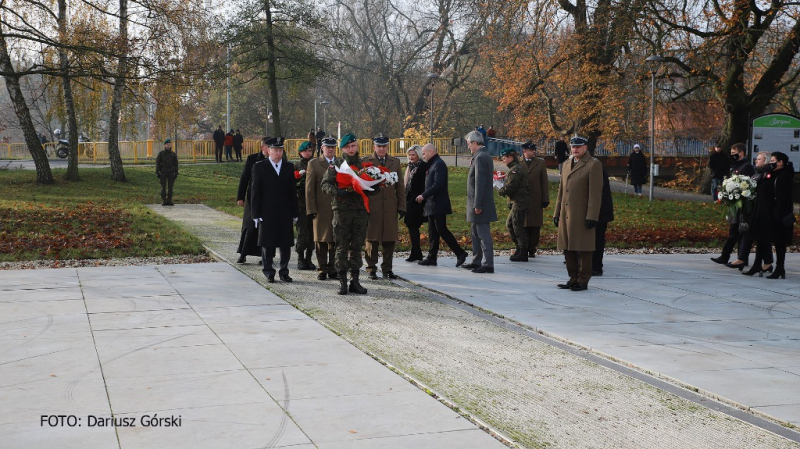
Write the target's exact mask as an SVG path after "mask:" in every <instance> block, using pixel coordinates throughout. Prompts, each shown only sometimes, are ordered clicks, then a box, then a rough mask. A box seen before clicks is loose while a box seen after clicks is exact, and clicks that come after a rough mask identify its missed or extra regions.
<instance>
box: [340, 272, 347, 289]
mask: <svg viewBox="0 0 800 449" xmlns="http://www.w3.org/2000/svg"><path fill="white" fill-rule="evenodd" d="M339 294H340V295H346V294H347V270H342V271H340V272H339Z"/></svg>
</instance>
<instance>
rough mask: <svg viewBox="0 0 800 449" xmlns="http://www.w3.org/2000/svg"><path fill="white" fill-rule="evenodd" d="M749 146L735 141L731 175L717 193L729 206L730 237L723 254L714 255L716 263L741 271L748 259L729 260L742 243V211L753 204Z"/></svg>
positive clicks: (753, 172) (726, 241)
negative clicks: (740, 224)
mask: <svg viewBox="0 0 800 449" xmlns="http://www.w3.org/2000/svg"><path fill="white" fill-rule="evenodd" d="M746 157H747V147H746V146H745V145H744V144H743V143H735V144H733V145H732V146H731V159H732V160H733V165H732V166H731V175H730V176H729V177H727V178H725V180H724V181H723V182H722V188H721V189H719V193H718V194H717V197H718V199H717V201H718V202H720V203H722V204H725V205H726V206H728V212H727V215H726V216H727V219H728V239H727V240H725V244H724V245H722V255H720V256H719V257H712V258H711V260H712V261H714V262H716V263H721V264H724V265H725V266H727V267H730V268H738V269H739V271H741V270H742V269H744V267H745V266H746V265H747V260H739V259H736V260H735V261H733V262H732V263H728V260H729V259H730V257H731V253H733V248H734V247H735V246H736V245H740V244H741V241H742V234H741V233H739V223H740V222H741V216H742V211H743V210H744V211H745V212H749V210H750V206H751V205H752V204H751V202H752V199H753V195H752V189H751V187H755V186H754V185H752V184H753V183H752V180H751V179H750V176H753V175H754V174H755V169H753V166H752V165H750V163H749V162H747V159H746Z"/></svg>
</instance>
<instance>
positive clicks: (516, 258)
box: [508, 252, 528, 262]
mask: <svg viewBox="0 0 800 449" xmlns="http://www.w3.org/2000/svg"><path fill="white" fill-rule="evenodd" d="M508 260H510V261H512V262H527V261H528V255H527V254H526V253H524V252H519V253H516V254H514V255H513V256H511V257H510V258H509V259H508Z"/></svg>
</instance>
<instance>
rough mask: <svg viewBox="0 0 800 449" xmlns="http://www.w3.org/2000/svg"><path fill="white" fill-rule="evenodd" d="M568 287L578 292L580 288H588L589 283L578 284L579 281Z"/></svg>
mask: <svg viewBox="0 0 800 449" xmlns="http://www.w3.org/2000/svg"><path fill="white" fill-rule="evenodd" d="M569 289H570V290H571V291H573V292H579V291H581V290H588V289H589V285H588V284H580V283H578V282H576V283H574V284H572V285H571V286H570V287H569Z"/></svg>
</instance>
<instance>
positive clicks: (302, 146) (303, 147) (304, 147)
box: [297, 141, 313, 153]
mask: <svg viewBox="0 0 800 449" xmlns="http://www.w3.org/2000/svg"><path fill="white" fill-rule="evenodd" d="M310 146H311V142H309V141H305V142H303V143H301V144H300V147H299V148H298V149H297V152H298V153H299V152H301V151H306V150H313V148H310Z"/></svg>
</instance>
